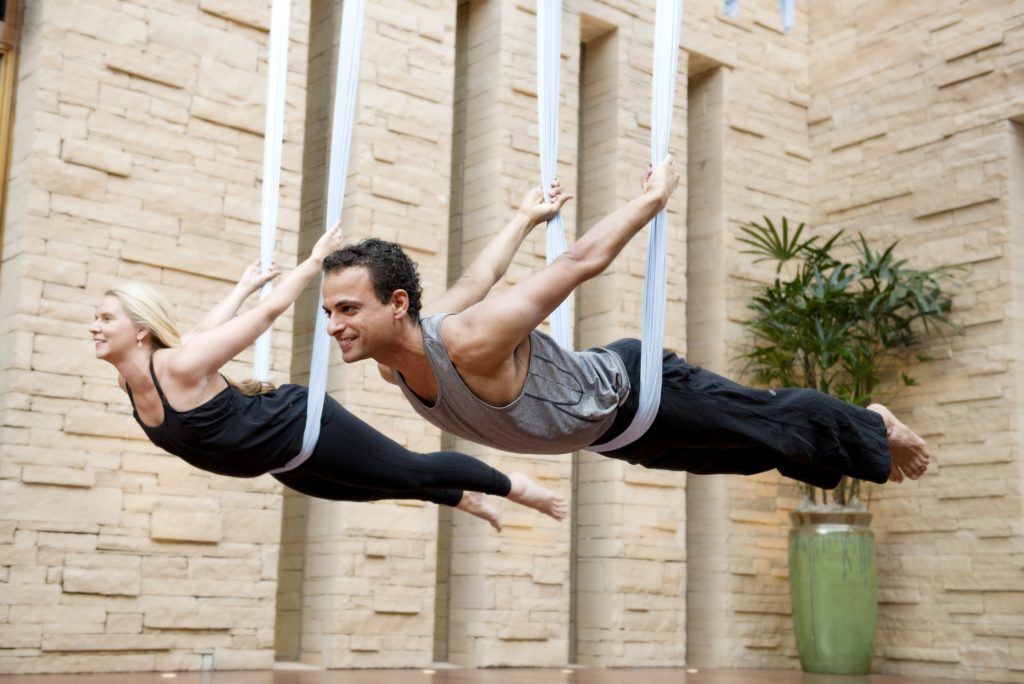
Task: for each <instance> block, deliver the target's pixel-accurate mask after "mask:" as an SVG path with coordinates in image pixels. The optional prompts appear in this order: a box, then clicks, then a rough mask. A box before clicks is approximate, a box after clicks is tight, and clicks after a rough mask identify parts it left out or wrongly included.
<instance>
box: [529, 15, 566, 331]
mask: <svg viewBox="0 0 1024 684" xmlns="http://www.w3.org/2000/svg"><path fill="white" fill-rule="evenodd" d="M561 57H562V0H539V2H538V7H537V122H538V129H539V131H538V133H539V135H538V137H539V138H540V180H541V187H542V188H543V189H544V199H545V200H548V201H550V200H551V197H550V196H549V194H548V190H549V189H550V188H551V182H552V181H553V180H554V179H555V165H556V164H557V162H558V89H559V85H558V76H559V73H560V71H561V69H560V67H561ZM564 251H565V228H564V226H563V224H562V214H561V212H559V213H558V214H556V215H555V217H554V218H553V219H551V220H550V221H548V228H547V262H548V263H549V264H550V263H551V262H553V261H554V260H555V259H557V258H558V255H559V254H561V253H562V252H564ZM551 337H553V338H554V340H555V342H557V343H558V344H559V346H560V347H562V348H563V349H572V348H573V339H572V320H571V318H570V316H569V300H568V299H565V300H564V301H562V303H561V304H559V305H558V308H557V309H555V310H554V311H553V312H552V313H551Z"/></svg>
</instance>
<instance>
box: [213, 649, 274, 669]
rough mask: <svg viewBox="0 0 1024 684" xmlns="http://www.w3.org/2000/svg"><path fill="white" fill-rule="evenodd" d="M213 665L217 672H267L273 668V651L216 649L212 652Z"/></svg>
mask: <svg viewBox="0 0 1024 684" xmlns="http://www.w3.org/2000/svg"><path fill="white" fill-rule="evenodd" d="M213 663H214V667H215V668H217V669H218V670H269V669H271V668H272V667H273V666H274V650H273V649H272V648H265V649H253V650H242V649H229V648H218V649H215V650H214V653H213Z"/></svg>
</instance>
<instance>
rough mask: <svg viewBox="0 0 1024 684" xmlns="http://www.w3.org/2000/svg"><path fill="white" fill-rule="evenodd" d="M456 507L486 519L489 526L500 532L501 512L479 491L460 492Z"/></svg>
mask: <svg viewBox="0 0 1024 684" xmlns="http://www.w3.org/2000/svg"><path fill="white" fill-rule="evenodd" d="M456 508H458V509H459V510H460V511H465V512H466V513H469V514H470V515H475V516H476V517H478V518H480V519H481V520H486V521H487V522H489V523H490V524H491V527H493V528H494V529H496V530H497V531H498V532H501V513H499V512H498V511H497V510H496V509H495V508H493V507H492V506H491V504H489V503H487V497H485V496H484V495H483V494H481V493H480V492H462V500H461V501H459V505H458V506H456Z"/></svg>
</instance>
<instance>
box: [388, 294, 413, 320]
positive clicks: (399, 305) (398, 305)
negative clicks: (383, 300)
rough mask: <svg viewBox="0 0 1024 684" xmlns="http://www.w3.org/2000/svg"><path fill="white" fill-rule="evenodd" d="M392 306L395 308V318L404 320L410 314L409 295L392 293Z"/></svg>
mask: <svg viewBox="0 0 1024 684" xmlns="http://www.w3.org/2000/svg"><path fill="white" fill-rule="evenodd" d="M391 306H393V307H395V312H394V318H396V319H398V318H404V317H405V316H407V315H408V313H409V293H408V292H406V291H405V290H395V291H394V292H392V293H391Z"/></svg>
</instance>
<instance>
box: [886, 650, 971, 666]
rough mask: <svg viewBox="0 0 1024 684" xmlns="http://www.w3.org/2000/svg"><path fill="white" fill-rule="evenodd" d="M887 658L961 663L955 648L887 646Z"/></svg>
mask: <svg viewBox="0 0 1024 684" xmlns="http://www.w3.org/2000/svg"><path fill="white" fill-rule="evenodd" d="M882 652H883V653H884V655H885V657H886V658H891V659H892V660H919V661H922V662H927V663H959V662H960V654H959V652H958V651H957V649H955V648H924V647H913V646H886V647H884V648H883V649H882Z"/></svg>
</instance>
